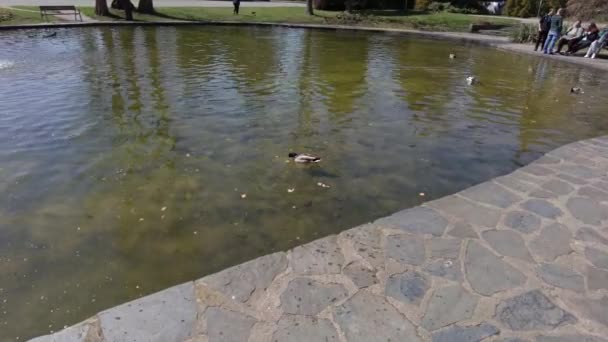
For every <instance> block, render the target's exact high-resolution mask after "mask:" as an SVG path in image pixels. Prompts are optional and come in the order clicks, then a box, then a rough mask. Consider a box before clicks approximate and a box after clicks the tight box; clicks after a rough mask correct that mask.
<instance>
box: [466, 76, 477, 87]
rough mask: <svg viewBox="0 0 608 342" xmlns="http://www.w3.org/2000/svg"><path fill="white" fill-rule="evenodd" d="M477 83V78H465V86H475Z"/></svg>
mask: <svg viewBox="0 0 608 342" xmlns="http://www.w3.org/2000/svg"><path fill="white" fill-rule="evenodd" d="M478 82H479V81H477V78H476V77H475V76H469V77H467V84H468V85H474V84H477V83H478Z"/></svg>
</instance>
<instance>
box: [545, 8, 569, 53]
mask: <svg viewBox="0 0 608 342" xmlns="http://www.w3.org/2000/svg"><path fill="white" fill-rule="evenodd" d="M563 12H564V10H563V9H562V8H560V9H558V10H557V13H556V14H555V15H553V16H551V20H550V22H551V25H550V26H549V35H547V41H546V42H545V46H544V48H543V53H544V54H551V55H552V54H553V47H554V46H555V43H556V42H557V40H558V39H559V37H560V36H561V35H562V27H563V25H564V18H563V17H562V13H563Z"/></svg>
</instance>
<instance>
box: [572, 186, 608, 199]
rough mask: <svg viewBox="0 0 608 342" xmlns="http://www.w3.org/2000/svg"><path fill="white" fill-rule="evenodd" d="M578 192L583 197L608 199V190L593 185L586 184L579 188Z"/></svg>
mask: <svg viewBox="0 0 608 342" xmlns="http://www.w3.org/2000/svg"><path fill="white" fill-rule="evenodd" d="M578 194H579V195H580V196H583V197H589V198H591V199H593V200H595V201H598V202H606V201H608V192H606V191H602V190H600V189H598V188H594V187H591V186H584V187H582V188H580V189H579V190H578Z"/></svg>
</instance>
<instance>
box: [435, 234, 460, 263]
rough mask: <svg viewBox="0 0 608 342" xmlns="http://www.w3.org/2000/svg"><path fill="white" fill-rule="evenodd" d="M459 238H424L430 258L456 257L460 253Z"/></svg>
mask: <svg viewBox="0 0 608 342" xmlns="http://www.w3.org/2000/svg"><path fill="white" fill-rule="evenodd" d="M461 242H462V240H460V239H444V238H434V239H429V240H426V243H427V244H426V247H427V251H428V254H429V257H430V258H442V259H456V258H458V256H459V255H460V244H461Z"/></svg>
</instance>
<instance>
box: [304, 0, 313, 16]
mask: <svg viewBox="0 0 608 342" xmlns="http://www.w3.org/2000/svg"><path fill="white" fill-rule="evenodd" d="M312 2H313V0H306V13H307V14H308V15H315V12H314V10H313V8H312Z"/></svg>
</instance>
